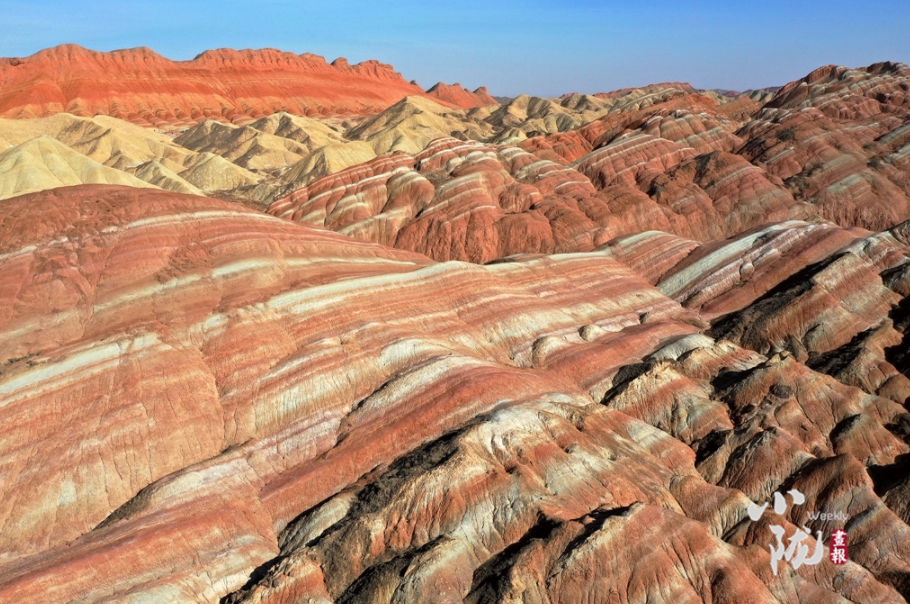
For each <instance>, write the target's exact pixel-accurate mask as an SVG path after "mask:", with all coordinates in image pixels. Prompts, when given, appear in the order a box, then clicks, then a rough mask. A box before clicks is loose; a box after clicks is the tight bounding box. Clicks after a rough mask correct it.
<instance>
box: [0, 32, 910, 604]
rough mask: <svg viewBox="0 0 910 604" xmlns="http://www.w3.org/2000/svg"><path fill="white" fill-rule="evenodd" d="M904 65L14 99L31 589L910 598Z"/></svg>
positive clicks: (2, 294) (240, 56)
mask: <svg viewBox="0 0 910 604" xmlns="http://www.w3.org/2000/svg"><path fill="white" fill-rule="evenodd" d="M60 52H62V51H60ZM67 52H71V53H72V54H73V56H74V57H75V56H76V55H78V54H79V53H80V52H85V51H81V50H80V49H78V48H71V49H70V50H69V51H67ZM276 52H277V51H276ZM45 54H47V53H45ZM265 55H267V56H268V57H272V59H274V61H272V62H270V63H268V65H258V64H257V65H258V66H257V67H256V69H258V70H259V71H260V72H261V73H260V74H259V75H258V76H257V77H256V78H252V79H251V80H250V82H249V83H248V84H247V85H248V86H254V85H260V84H262V82H261V81H260V80H262V79H263V78H265V79H267V78H268V77H272V76H269V74H270V73H272V71H274V70H280V69H284V68H285V67H287V65H290V67H287V68H288V69H290V70H291V71H294V70H295V69H297V68H296V67H294V65H297V62H298V61H304V60H306V61H313V60H315V59H312V58H307V57H303V58H301V57H297V56H296V55H291V56H286V55H283V54H276V55H274V56H273V55H271V54H270V53H265ZM265 55H263V56H265ZM143 56H144V57H145V58H142V57H143ZM231 57H233V58H231ZM251 57H252V55H250V54H249V53H247V54H244V53H236V55H231V56H230V57H227V56H222V55H218V56H217V57H216V56H215V55H211V54H210V55H208V56H206V55H204V56H203V57H202V58H200V59H197V60H196V61H194V62H188V63H193V64H200V65H201V64H205V65H209V64H210V63H212V62H213V61H214V62H215V63H218V64H219V65H221V64H230V65H229V66H230V67H231V69H235V70H238V69H240V67H242V66H243V65H246V63H245V62H244V61H248V60H252V58H251ZM109 58H110V57H109V56H107V58H106V59H105V60H108V59H109ZM140 58H142V61H147V62H148V63H149V64H150V65H157V64H158V63H159V59H160V57H158V58H156V56H151V55H149V56H145V55H143V54H142V53H141V52H139V51H129V52H126V53H125V55H124V57H121V58H120V59H122V62H125V63H127V64H131V63H130V61H133V62H134V63H135V62H136V61H139V60H140ZM260 58H262V57H260ZM95 59H97V57H95ZM95 59H93V60H95ZM120 59H118V60H120ZM229 59H230V60H229ZM272 59H270V61H271V60H272ZM98 60H101V59H98ZM317 62H318V61H317ZM308 64H309V63H308ZM176 65H178V66H179V65H182V67H180V68H181V69H188V68H189V67H187V64H176ZM282 65H284V66H285V67H281V66H282ZM323 65H324V64H323ZM364 65H365V64H361V66H355V67H353V68H352V67H350V66H347V65H346V64H338V65H335V66H334V67H329V66H324V68H325V69H327V70H335V71H339V72H344V73H347V74H348V75H349V76H350V77H351V78H367V79H376V78H379V79H380V80H381V79H382V78H384V77H386V76H387V75H388V74H386V75H385V76H384V75H382V74H383V73H385V71H384V68H382V67H381V66H373V67H375V69H374V68H372V67H370V65H369V64H366V67H364ZM17 67H18V66H16V65H11V66H10V67H6V66H5V65H4V66H3V67H2V69H16V68H17ZM279 67H280V69H279ZM131 68H132V67H131ZM207 68H208V67H207ZM226 68H227V67H225V69H226ZM246 68H247V67H243V69H246ZM250 68H251V67H250ZM143 69H144V67H143ZM174 69H176V67H174ZM211 69H215V68H214V67H212V68H211ZM219 69H221V67H219ZM308 69H309V68H308ZM319 69H323V68H322V67H320V68H319ZM371 70H372V71H371ZM241 71H242V70H241ZM39 72H40V70H39V71H36V72H35V73H39ZM367 72H369V73H367ZM162 73H165V72H162ZM167 73H170V72H167ZM175 73H176V72H175ZM295 73H296V72H295ZM320 73H322V72H321V71H320ZM39 75H40V74H39ZM41 77H43V76H41ZM162 77H163V76H162ZM169 77H170V76H169ZM174 77H176V76H174ZM282 77H284V76H282ZM288 77H290V76H288ZM294 77H296V76H294ZM346 77H347V76H346ZM388 77H392V76H388ZM395 77H398V76H397V74H396V75H395ZM395 77H392V79H393V80H394V81H396V82H397V81H398V80H395ZM257 78H258V79H257ZM39 79H40V78H39ZM908 79H910V72H908V71H907V68H906V67H905V66H902V65H898V64H879V65H873V66H870V67H868V68H865V69H859V70H847V69H845V68H833V67H832V68H823V69H820V70H817V71H816V72H813V73H812V74H810V75H809V76H807V78H804V79H803V80H802V81H799V82H796V83H793V84H788V85H787V86H784V87H783V88H781V89H780V90H779V91H776V92H771V91H755V92H752V93H748V94H742V95H738V96H733V95H726V94H724V93H719V92H712V91H697V90H695V89H693V88H692V87H691V86H688V85H686V84H663V85H656V86H652V87H646V88H642V89H630V90H624V91H617V92H616V93H611V94H603V95H596V96H588V95H581V94H573V95H567V96H565V97H563V98H561V99H540V98H535V97H528V96H520V97H517V98H515V99H509V100H508V101H507V102H505V103H503V104H499V105H489V106H487V105H484V103H478V105H483V106H476V107H475V108H473V109H470V110H467V111H466V110H463V109H454V108H451V107H449V106H447V105H446V104H445V103H441V102H440V101H446V98H445V97H446V96H447V95H448V96H453V98H454V97H458V98H461V99H462V100H463V101H464V102H465V103H467V100H465V99H468V98H469V97H468V96H466V95H469V94H472V93H468V92H467V91H465V90H464V89H461V88H460V87H446V86H444V85H439V86H436V87H434V89H432V90H433V92H434V94H435V97H436V98H435V99H430V98H427V95H417V96H414V95H412V96H408V97H407V98H404V99H402V100H400V101H399V102H396V103H394V104H392V106H391V107H388V108H387V109H386V110H385V111H382V112H380V113H377V114H376V115H373V116H370V117H367V118H362V117H361V118H357V119H354V118H351V119H350V120H345V121H344V123H340V122H337V121H331V120H324V121H317V120H315V119H313V118H310V117H301V116H299V115H292V114H291V113H288V112H280V113H275V114H274V115H271V114H269V113H270V112H267V111H261V112H260V113H261V114H262V115H256V116H255V117H257V118H258V119H255V120H253V119H252V117H253V114H255V113H256V110H250V111H249V112H246V111H247V110H246V109H245V110H244V111H245V113H243V115H242V116H241V115H239V114H231V115H227V114H224V115H221V116H220V117H219V116H218V115H210V116H205V115H203V116H202V117H200V118H199V119H196V118H193V120H194V121H197V122H200V123H199V124H198V125H196V126H194V127H192V128H190V129H187V130H186V131H185V132H184V133H183V134H182V135H181V136H180V137H178V138H177V139H175V140H171V139H170V138H169V137H168V136H164V135H162V134H160V133H155V132H153V131H152V130H149V129H146V128H141V127H139V126H136V125H133V124H129V123H127V122H124V121H123V120H119V119H116V118H113V117H107V116H103V115H102V116H96V117H92V118H88V117H77V116H72V115H65V114H60V115H55V116H51V117H45V118H40V119H29V120H0V168H2V170H0V194H2V195H3V196H4V197H7V199H4V200H3V202H2V203H0V485H3V489H2V492H0V602H17V603H24V604H29V603H41V604H47V603H57V602H60V603H63V602H105V603H115V602H116V603H131V604H139V603H143V602H178V603H180V602H186V603H201V602H207V603H213V602H224V603H227V604H238V603H256V604H287V603H291V602H295V603H296V602H319V603H320V604H332V603H336V602H337V603H339V604H341V603H345V604H349V603H354V602H388V603H392V602H394V603H397V604H410V603H415V604H416V603H439V604H442V603H446V604H447V603H453V604H454V603H462V602H467V603H471V604H496V603H501V604H517V603H519V602H522V603H527V604H532V603H533V604H555V603H565V604H570V603H572V604H574V603H576V602H616V603H621V602H628V603H640V604H645V603H654V602H667V603H670V602H673V603H677V602H686V603H689V602H691V603H702V604H708V603H729V604H743V603H745V602H756V603H768V604H785V603H786V604H816V603H820V602H821V603H828V602H830V603H846V602H856V603H861V604H881V603H895V604H900V603H906V602H907V601H908V600H910V545H908V544H910V525H908V523H910V505H908V495H910V477H908V476H910V462H908V459H910V413H908V404H910V377H908V376H910V336H908V333H910V331H908V330H910V220H908V219H910V213H908V212H910V206H908V205H907V203H906V200H907V191H908V182H910V179H908V176H907V174H908V169H910V165H908V164H907V162H906V161H904V158H903V156H904V155H906V154H905V153H904V151H905V150H906V149H905V147H906V146H907V144H908V141H910V130H908V128H907V120H908V118H910V114H908V107H910V106H908V97H907V85H908ZM371 81H372V80H371ZM414 87H415V88H416V85H415V86H414ZM393 88H394V86H393ZM76 89H78V87H76ZM86 90H88V89H86ZM76 91H77V92H78V93H79V94H80V95H82V96H81V97H80V98H83V97H84V98H89V97H91V95H90V94H88V93H86V92H79V90H76ZM89 92H91V91H89ZM101 92H104V91H101ZM101 92H99V94H101ZM480 92H481V91H478V92H477V93H476V94H477V96H478V97H479V96H482V95H481V94H480ZM93 94H94V93H93ZM137 94H138V93H137ZM772 95H773V96H772ZM430 96H434V95H433V94H431V95H430ZM4 98H5V99H6V100H9V99H8V97H2V95H0V101H3V99H4ZM92 98H94V97H92ZM99 98H100V97H99ZM136 98H138V97H136ZM399 98H400V97H399ZM134 100H135V99H134ZM455 100H457V99H455ZM125 102H126V101H125ZM130 102H131V101H130ZM472 102H473V101H472ZM80 103H81V101H80ZM364 103H366V101H364ZM447 103H448V104H457V103H453V102H452V101H451V100H449V101H447ZM762 104H764V105H762ZM75 106H76V107H82V105H80V104H79V103H77V104H76V105H75ZM386 106H387V105H386ZM251 107H252V105H251ZM273 109H274V108H273ZM332 111H334V109H333V110H332ZM228 113H230V112H228ZM266 114H269V115H266ZM175 117H176V116H175ZM197 117H198V116H197ZM205 117H211V118H214V119H208V120H204V119H202V118H205ZM225 118H232V119H233V121H234V122H236V123H234V124H229V123H224V122H225V121H231V119H227V120H226V119H225ZM247 118H250V119H247ZM162 119H164V118H162ZM247 122H248V123H247ZM470 139H482V140H470ZM516 145H519V146H516ZM4 175H5V176H4ZM10 175H11V176H10ZM78 183H94V184H85V185H81V186H75V187H64V186H62V185H68V184H78ZM106 183H114V184H115V185H125V186H110V185H108V184H106ZM864 183H865V184H864ZM49 187H52V188H53V189H52V190H44V189H47V188H49ZM162 189H166V190H162ZM22 191H34V192H31V193H29V194H27V195H20V193H21V192H22ZM200 192H206V193H212V192H217V193H218V194H219V195H222V196H224V197H225V198H232V197H233V198H237V199H242V200H247V202H248V201H249V200H251V199H252V200H270V199H275V201H274V202H273V203H272V204H271V206H270V207H269V212H270V214H272V215H266V214H263V213H261V212H257V211H254V210H251V209H246V208H244V207H242V206H241V205H239V204H236V203H231V202H229V201H225V200H221V199H213V198H208V197H203V196H199V195H198V193H200ZM181 193H193V195H185V194H181ZM276 198H277V199H276ZM791 489H796V490H798V491H799V492H800V493H802V494H803V495H804V496H805V500H804V501H802V502H801V503H798V502H797V503H794V505H791V506H789V507H788V508H787V509H786V510H785V511H784V512H783V513H782V514H779V515H778V514H777V513H775V512H774V510H773V508H769V509H766V510H765V512H764V514H763V515H762V517H761V518H760V519H759V520H757V521H753V520H752V519H751V518H750V515H749V510H750V506H753V505H758V506H761V505H762V504H764V503H768V502H772V501H773V498H774V496H775V495H774V494H775V493H776V492H777V493H786V492H788V491H789V490H791ZM819 514H821V515H819ZM778 527H780V528H783V529H784V531H785V534H786V535H787V536H791V535H793V534H794V533H795V531H796V530H797V529H798V528H801V529H805V530H807V531H808V532H809V533H810V536H809V537H808V538H807V539H806V541H805V542H804V544H805V545H807V546H808V547H809V549H810V551H814V549H815V545H816V541H815V539H816V538H817V537H818V536H819V534H820V536H821V541H822V550H821V552H822V554H823V557H822V560H821V561H820V562H819V563H818V564H817V565H802V566H799V565H796V564H793V563H791V562H788V561H786V560H784V561H779V562H778V563H777V564H778V571H779V572H777V573H775V572H773V571H772V556H771V547H772V545H773V544H774V542H775V536H774V530H777V529H778ZM839 528H844V529H846V530H847V532H848V535H849V540H850V561H849V562H848V563H847V564H845V565H842V566H837V565H833V564H831V563H830V562H829V561H828V557H827V549H826V548H827V545H828V543H829V538H830V536H831V533H832V531H834V530H835V529H839Z"/></svg>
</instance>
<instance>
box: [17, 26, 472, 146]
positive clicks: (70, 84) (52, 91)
mask: <svg viewBox="0 0 910 604" xmlns="http://www.w3.org/2000/svg"><path fill="white" fill-rule="evenodd" d="M425 94H426V93H424V91H423V90H422V89H421V88H420V87H419V86H416V85H414V84H410V83H408V82H407V81H406V80H405V79H404V78H403V77H402V76H401V75H400V74H399V73H397V72H395V71H394V70H393V69H392V67H391V66H390V65H385V64H382V63H379V62H378V61H365V62H363V63H358V64H357V65H350V64H348V62H347V61H346V60H345V59H343V58H339V59H336V60H335V61H334V62H332V63H331V64H329V63H326V61H325V59H323V58H322V57H319V56H316V55H312V54H303V55H295V54H293V53H289V52H281V51H278V50H274V49H262V50H240V51H237V50H232V49H219V50H211V51H206V52H204V53H202V54H200V55H199V56H197V57H196V58H195V59H193V60H191V61H171V60H168V59H166V58H164V57H162V56H161V55H159V54H157V53H155V52H154V51H152V50H150V49H148V48H132V49H127V50H117V51H113V52H95V51H91V50H88V49H85V48H82V47H80V46H77V45H74V44H67V45H62V46H57V47H54V48H48V49H46V50H42V51H40V52H38V53H36V54H34V55H32V56H30V57H25V58H4V59H0V117H16V118H28V117H44V116H47V115H50V114H54V113H60V112H68V113H72V114H74V115H79V116H85V117H91V116H94V115H110V116H113V117H119V118H122V119H124V120H128V121H130V122H133V123H137V124H142V125H147V126H148V125H151V126H155V127H157V128H159V129H167V128H176V127H179V126H187V125H191V124H195V123H197V122H199V121H202V120H205V119H217V120H219V121H227V122H235V123H239V124H243V123H247V122H250V121H253V120H255V119H257V118H260V117H262V116H265V115H271V114H273V113H278V112H281V111H285V112H288V113H294V114H297V115H320V114H339V113H359V114H364V113H375V112H377V111H381V110H383V109H385V108H386V107H388V106H389V105H391V104H393V103H395V102H396V101H398V100H399V99H401V98H403V97H405V96H409V95H421V96H423V95H425ZM436 99H437V101H440V102H443V103H444V104H453V106H463V107H473V106H475V104H474V99H471V102H470V103H469V104H466V105H459V104H458V103H459V102H462V100H461V99H460V97H459V98H456V96H453V95H448V97H447V98H446V99H442V98H441V97H439V96H437V97H436Z"/></svg>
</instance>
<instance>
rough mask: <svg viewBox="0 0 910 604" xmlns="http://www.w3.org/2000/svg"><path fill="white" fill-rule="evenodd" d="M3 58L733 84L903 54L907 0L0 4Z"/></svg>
mask: <svg viewBox="0 0 910 604" xmlns="http://www.w3.org/2000/svg"><path fill="white" fill-rule="evenodd" d="M0 15H3V18H2V19H0V56H26V55H29V54H32V53H34V52H36V51H38V50H40V49H42V48H46V47H48V46H54V45H56V44H61V43H65V42H74V43H77V44H81V45H83V46H85V47H88V48H91V49H94V50H113V49H117V48H128V47H134V46H149V47H151V48H152V49H154V50H156V51H157V52H159V53H161V54H162V55H164V56H166V57H168V58H171V59H175V60H181V59H190V58H192V57H193V56H195V55H196V54H198V53H200V52H201V51H203V50H206V49H209V48H221V47H232V48H262V47H273V48H280V49H282V50H289V51H293V52H298V53H301V52H313V53H316V54H320V55H323V56H324V57H326V59H328V60H329V61H331V60H333V59H335V58H336V57H339V56H343V57H346V58H347V59H348V60H349V61H351V62H352V63H355V62H358V61H361V60H364V59H371V58H375V59H379V60H380V61H383V62H385V63H391V64H392V65H394V66H395V68H396V69H397V70H398V71H400V72H401V73H402V74H403V75H404V76H405V77H406V78H407V79H409V80H410V79H417V81H418V82H419V83H420V84H421V85H422V86H423V87H424V88H427V87H429V86H431V85H432V84H434V83H436V82H437V81H439V80H442V81H444V82H447V83H452V82H456V81H458V82H460V83H462V84H463V85H465V86H467V87H469V88H475V87H477V86H479V85H486V86H487V87H488V88H489V89H490V91H491V92H492V93H493V94H499V95H515V94H518V93H520V92H527V93H531V94H538V95H548V96H555V95H559V94H562V93H566V92H573V91H579V92H589V93H591V92H598V91H605V90H613V89H616V88H622V87H626V86H638V85H643V84H647V83H652V82H661V81H688V82H691V83H692V84H693V85H695V86H697V87H700V88H728V89H738V90H743V89H746V88H756V87H763V86H771V85H777V84H784V83H786V82H787V81H790V80H793V79H796V78H799V77H802V76H803V75H805V74H806V73H808V72H809V71H811V70H812V69H814V68H816V67H819V66H821V65H826V64H829V63H837V64H841V65H850V66H854V67H855V66H860V65H867V64H869V63H873V62H877V61H884V60H893V61H902V62H910V0H890V1H884V0H881V1H879V0H866V1H864V2H862V3H860V2H856V1H855V0H853V1H851V2H843V1H841V0H826V1H808V2H799V1H797V0H791V1H787V2H783V1H778V0H766V1H764V2H730V1H728V2H714V1H701V0H677V1H676V2H671V1H663V0H655V1H651V2H648V1H638V2H635V1H634V0H629V1H626V2H591V1H580V0H564V1H563V2H559V3H557V2H543V1H538V0H523V1H516V0H503V1H496V0H487V1H476V0H458V1H451V0H450V1H447V2H437V1H435V0H423V1H412V0H404V1H400V2H382V1H374V2H355V1H351V0H335V1H332V0H328V1H325V2H291V1H287V0H244V1H242V2H241V1H238V0H221V1H219V2H214V1H199V2H192V1H177V0H164V1H162V2H148V1H146V0H135V1H122V0H121V1H118V2H113V1H110V0H68V1H63V0H45V1H38V2H35V1H28V2H25V1H21V0H16V1H6V0H0Z"/></svg>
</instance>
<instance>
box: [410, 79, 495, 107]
mask: <svg viewBox="0 0 910 604" xmlns="http://www.w3.org/2000/svg"><path fill="white" fill-rule="evenodd" d="M427 94H428V95H430V96H432V97H435V98H436V99H438V100H440V101H442V102H444V103H448V104H450V105H454V106H456V107H465V108H469V107H486V106H487V105H498V104H499V103H498V102H497V100H496V99H495V98H493V97H492V96H490V93H488V92H487V89H486V87H485V86H481V87H480V88H478V89H477V90H475V91H474V92H471V91H470V90H468V89H467V88H464V87H463V86H462V85H461V84H459V83H457V82H456V83H454V84H452V85H451V86H449V85H448V84H444V83H442V82H438V83H437V84H436V85H435V86H433V87H432V88H430V89H429V90H427Z"/></svg>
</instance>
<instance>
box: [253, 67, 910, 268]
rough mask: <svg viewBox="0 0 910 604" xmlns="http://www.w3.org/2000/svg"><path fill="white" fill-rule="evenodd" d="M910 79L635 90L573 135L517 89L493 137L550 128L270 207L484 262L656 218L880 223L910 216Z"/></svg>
mask: <svg viewBox="0 0 910 604" xmlns="http://www.w3.org/2000/svg"><path fill="white" fill-rule="evenodd" d="M808 82H811V85H810V84H809V83H808ZM908 86H910V68H908V67H907V66H905V65H900V64H881V65H873V66H870V67H868V68H865V69H859V70H847V69H845V68H824V69H822V70H819V71H818V72H815V73H814V74H811V75H810V76H808V77H807V78H806V80H805V81H803V82H798V83H793V84H790V85H788V86H785V87H784V88H783V89H782V90H781V91H780V92H779V93H778V96H777V97H775V100H773V101H771V102H769V103H767V104H766V105H765V106H764V107H763V108H760V106H759V104H758V102H756V101H754V100H752V99H751V98H749V97H745V96H744V97H740V98H739V99H737V100H735V101H731V102H728V103H724V104H718V103H717V102H716V101H715V100H713V99H711V98H709V97H707V96H704V95H702V94H700V93H698V92H695V91H690V92H687V91H686V90H684V88H685V87H684V86H681V88H682V89H681V88H659V89H655V90H640V91H632V92H629V91H623V94H621V95H619V96H617V97H616V98H618V99H620V100H619V101H617V102H616V104H614V105H612V106H609V107H601V111H603V112H605V114H604V115H602V116H601V117H599V118H597V119H595V120H594V121H592V122H589V123H587V124H585V125H583V126H581V127H579V128H575V129H565V130H563V129H561V128H560V127H559V125H558V122H559V119H560V118H565V119H570V117H569V115H568V114H566V113H547V112H549V111H550V109H551V108H552V106H553V105H554V104H553V103H552V102H551V101H547V102H548V103H550V105H546V104H545V103H542V102H537V101H540V99H538V100H534V99H528V98H527V97H525V98H524V99H521V98H517V99H515V100H513V101H512V102H511V103H510V104H508V105H503V106H501V107H500V108H498V109H496V110H495V111H493V112H492V113H491V114H490V116H489V118H488V119H487V123H493V122H494V121H495V122H496V123H498V124H499V125H500V127H501V128H502V129H501V131H500V132H501V134H500V135H498V136H494V137H491V138H490V140H492V141H495V140H497V139H498V138H500V137H502V136H503V135H506V134H508V132H509V131H508V130H506V128H508V127H509V125H510V123H513V122H512V121H511V120H521V119H524V120H525V122H523V123H525V124H527V123H529V122H533V121H535V120H537V121H540V120H542V119H544V118H542V117H540V116H541V115H546V116H547V118H546V119H549V118H553V119H554V120H555V126H554V128H553V129H552V131H551V133H550V134H545V135H541V136H535V137H531V138H527V137H524V138H522V137H517V139H516V140H515V141H513V142H516V141H520V144H519V146H518V147H517V148H516V147H515V146H514V145H505V146H504V145H497V144H491V143H487V144H482V143H478V142H474V141H460V140H455V139H452V138H449V139H437V140H435V141H433V142H431V143H430V144H429V145H428V146H427V147H426V148H424V149H423V151H421V152H419V153H413V152H411V154H410V155H401V154H399V155H393V156H389V157H383V158H379V159H376V160H375V161H373V162H370V163H367V164H364V165H361V166H355V167H351V168H349V169H348V170H347V171H344V172H342V173H338V174H334V175H331V176H327V177H324V178H323V179H321V180H319V179H317V180H316V181H314V182H311V183H310V184H309V185H307V186H306V187H303V188H300V189H297V190H295V191H293V192H291V193H290V194H289V195H286V196H284V197H282V198H280V199H278V200H276V201H275V202H273V203H272V204H271V206H270V207H269V212H270V213H272V214H274V215H277V216H283V217H286V218H289V219H292V220H300V221H303V222H306V223H309V224H316V225H319V226H324V227H326V228H329V229H332V230H337V231H340V232H344V233H346V234H349V235H352V236H355V237H358V238H361V239H366V240H370V241H376V242H381V243H384V244H388V245H394V246H396V247H400V248H403V249H408V250H413V251H418V252H421V253H424V254H427V255H429V256H431V257H432V258H434V259H436V260H450V259H454V260H467V261H471V262H489V261H491V260H494V259H497V258H502V257H505V256H509V255H512V254H516V253H545V254H548V253H554V252H574V251H588V250H592V249H595V248H596V247H597V246H599V245H602V244H603V243H605V242H607V241H608V240H610V239H613V238H615V237H617V236H620V235H625V234H633V233H637V232H640V231H645V230H650V229H658V230H662V231H667V232H670V233H674V234H677V235H680V236H683V237H686V238H690V239H695V240H701V241H707V240H712V239H719V238H725V237H729V236H732V235H736V234H738V233H742V232H743V231H746V230H748V229H751V228H753V227H757V226H759V225H761V224H764V223H767V222H776V221H781V220H789V219H803V220H806V219H818V218H820V219H825V220H830V221H833V222H835V223H837V224H840V225H842V226H857V227H861V228H865V229H870V230H881V229H885V228H888V227H891V226H894V225H896V224H898V223H899V222H902V221H904V220H907V219H908V218H910V163H907V161H906V156H907V152H908V146H907V145H908V141H910V138H908V137H910V96H908V94H907V92H906V89H907V87H908ZM585 103H587V99H585V98H582V97H580V95H575V96H570V97H566V98H565V99H564V100H563V105H567V106H571V107H574V108H576V109H577V108H579V107H582V106H585ZM750 104H751V109H750ZM535 105H536V108H535V109H534V110H533V111H532V113H534V114H535V115H537V116H538V117H535V118H534V119H531V120H529V119H528V117H527V116H528V111H529V110H530V109H529V108H531V107H534V106H535ZM557 107H560V108H562V105H557ZM519 108H521V109H523V110H524V113H518V112H517V109H519ZM743 112H745V115H746V116H747V117H746V118H744V117H743V115H744V114H743ZM554 116H555V117H554ZM492 118H495V120H494V119H492ZM570 122H571V120H570ZM514 123H518V122H517V121H516V122H514ZM522 134H523V133H522ZM399 140H400V136H399ZM400 150H403V151H407V149H405V148H401V149H400Z"/></svg>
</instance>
